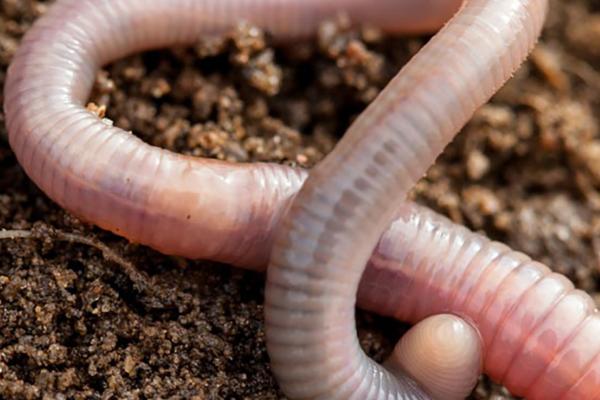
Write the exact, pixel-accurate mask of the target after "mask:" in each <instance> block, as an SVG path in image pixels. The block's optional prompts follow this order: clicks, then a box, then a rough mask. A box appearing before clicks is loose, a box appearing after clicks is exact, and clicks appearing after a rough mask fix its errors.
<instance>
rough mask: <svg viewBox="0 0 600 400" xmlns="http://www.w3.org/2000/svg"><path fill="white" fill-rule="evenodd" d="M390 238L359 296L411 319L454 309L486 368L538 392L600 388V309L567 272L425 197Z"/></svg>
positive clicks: (579, 395)
mask: <svg viewBox="0 0 600 400" xmlns="http://www.w3.org/2000/svg"><path fill="white" fill-rule="evenodd" d="M396 217H397V218H396V219H395V220H394V222H393V223H392V225H391V227H390V229H388V230H387V231H386V233H385V234H384V236H383V237H382V238H381V241H380V242H379V244H378V246H377V249H376V251H375V254H374V256H373V257H372V258H371V260H370V262H369V267H368V268H367V270H366V272H365V276H364V277H363V280H362V282H361V286H360V288H359V303H360V304H361V305H362V306H363V307H365V308H367V309H371V310H376V311H377V312H378V313H382V314H384V315H388V316H394V317H396V318H399V319H402V320H406V321H413V322H416V321H419V320H421V319H423V318H426V317H428V316H430V315H434V314H438V313H447V312H450V313H454V314H457V315H459V316H461V317H463V318H465V319H466V320H467V321H471V322H472V323H473V325H474V326H475V327H477V328H478V330H479V333H480V334H481V337H482V339H483V344H484V354H485V364H484V371H485V372H486V373H488V374H489V375H490V377H491V378H492V379H494V380H495V381H497V382H501V383H503V384H505V385H506V386H507V387H508V388H509V389H510V391H511V392H512V393H513V394H515V395H518V396H525V397H526V398H527V399H530V400H552V399H572V400H575V399H580V400H582V399H586V400H588V399H590V400H591V399H599V398H600V316H599V315H598V311H597V310H596V307H595V305H594V302H593V300H592V299H591V298H590V297H589V296H588V295H587V294H586V293H584V292H582V291H580V290H575V289H574V288H573V284H572V283H571V282H569V281H568V280H567V279H566V278H565V277H563V276H562V275H559V274H556V273H552V272H550V270H549V269H548V268H547V267H545V266H543V265H542V264H540V263H537V262H535V261H532V260H531V259H530V258H529V257H527V256H525V255H524V254H522V253H518V252H515V251H512V250H510V249H509V248H508V247H506V246H505V245H503V244H501V243H497V242H492V241H490V240H489V239H486V238H484V237H483V236H480V235H477V234H474V233H472V232H469V231H468V230H467V229H465V228H461V227H458V226H456V225H454V224H452V223H451V222H450V221H448V220H447V219H446V218H443V217H440V216H438V215H436V214H434V213H433V212H431V211H429V210H427V209H425V208H423V207H419V206H415V205H410V204H406V205H403V206H402V207H401V208H400V210H399V211H398V213H397V215H396Z"/></svg>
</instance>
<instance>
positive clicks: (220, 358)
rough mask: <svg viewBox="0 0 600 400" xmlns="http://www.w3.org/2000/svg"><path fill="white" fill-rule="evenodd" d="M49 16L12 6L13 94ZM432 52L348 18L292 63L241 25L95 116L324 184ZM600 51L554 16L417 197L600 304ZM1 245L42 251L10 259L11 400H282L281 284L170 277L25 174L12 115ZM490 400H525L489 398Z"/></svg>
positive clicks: (490, 390) (5, 328)
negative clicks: (303, 171)
mask: <svg viewBox="0 0 600 400" xmlns="http://www.w3.org/2000/svg"><path fill="white" fill-rule="evenodd" d="M50 3H51V2H50V1H36V0H0V85H3V82H4V79H5V73H6V68H7V66H8V64H9V63H10V60H11V56H12V55H13V54H14V52H15V50H16V48H17V46H18V44H19V40H20V38H21V36H22V35H23V33H24V32H25V31H26V30H27V29H28V28H29V26H30V25H31V23H32V22H33V21H34V20H35V19H36V18H38V17H39V16H40V15H42V14H43V13H44V12H45V11H46V10H47V8H48V5H49V4H50ZM426 40H427V38H426V37H419V38H391V37H388V36H386V35H385V34H383V33H382V32H380V31H378V30H377V29H376V28H373V27H366V26H365V27H360V28H351V27H350V26H349V24H348V21H347V20H346V19H345V18H344V17H343V16H340V17H339V18H336V19H333V20H330V21H324V22H323V24H322V25H321V28H320V30H319V32H318V35H317V36H316V37H315V39H313V40H310V41H307V42H302V43H285V44H283V45H279V46H274V45H273V42H272V41H271V40H270V38H269V37H268V35H265V34H264V33H263V32H262V31H260V30H259V29H257V28H255V27H252V26H247V25H240V26H239V27H237V28H236V29H234V30H232V31H231V32H230V33H228V34H227V35H225V36H222V37H213V38H206V39H204V40H203V41H201V42H199V43H197V44H196V45H195V46H194V47H193V48H186V49H169V50H164V51H156V52H148V53H144V54H141V55H136V56H133V57H130V58H127V59H125V60H120V61H118V62H116V63H115V64H113V65H111V66H108V67H106V68H105V69H104V70H102V71H101V72H100V73H99V74H98V78H97V82H96V86H95V88H94V93H93V95H92V98H91V99H90V105H89V106H88V107H89V109H90V110H92V111H94V112H96V113H98V114H99V115H100V116H102V117H103V118H108V119H110V120H111V121H113V122H114V124H115V125H117V126H119V127H122V128H124V129H126V130H131V131H133V132H134V133H135V134H136V135H139V136H140V137H141V138H143V139H144V140H145V141H147V142H149V143H152V144H154V145H157V146H161V147H164V148H167V149H170V150H173V151H177V152H182V153H186V154H191V155H194V156H198V157H213V158H218V159H223V160H228V161H231V162H252V161H273V162H278V163H285V164H289V165H299V166H303V167H307V168H308V167H311V166H312V165H314V164H315V163H317V162H318V161H319V160H320V159H321V158H322V157H323V156H324V154H326V153H327V152H328V151H330V150H331V149H332V147H333V146H334V144H335V142H336V140H337V139H338V138H339V137H340V136H341V135H342V134H343V132H344V130H345V128H346V127H347V126H348V124H349V123H350V122H351V121H352V119H353V118H355V117H356V115H357V114H358V113H359V112H360V111H361V110H362V109H364V108H365V106H366V105H367V104H369V102H371V101H372V100H373V98H374V97H375V96H376V95H377V93H378V92H379V91H380V90H381V88H382V87H383V86H385V84H386V82H387V81H388V80H389V79H390V78H391V77H392V76H393V75H394V74H395V72H396V71H397V70H398V69H399V68H400V67H401V66H402V65H403V64H404V63H405V62H406V61H407V60H408V59H409V58H410V57H411V55H413V54H414V53H415V52H416V51H418V49H419V48H420V46H422V45H423V43H425V42H426ZM599 43H600V6H598V3H597V2H593V1H592V0H589V1H585V0H571V1H567V0H562V1H561V0H553V1H551V13H550V16H549V18H548V22H547V26H546V29H545V31H544V35H543V39H542V41H541V43H540V45H539V46H538V47H537V49H536V50H535V52H534V53H533V55H532V57H531V58H530V60H529V61H528V62H527V63H526V65H525V66H524V67H523V68H521V69H520V70H519V72H518V73H517V74H516V75H515V76H514V78H513V79H512V80H511V81H510V82H509V83H508V84H507V85H506V86H505V87H504V88H503V89H502V90H501V91H500V92H499V93H498V94H497V95H496V96H495V97H494V98H493V100H492V101H491V102H490V103H489V104H488V105H486V106H484V107H482V108H481V109H480V110H479V111H478V112H477V113H476V115H475V117H474V118H473V119H472V121H471V122H470V123H469V124H468V125H467V126H466V127H465V129H464V130H463V132H462V133H460V135H459V136H458V137H457V138H456V140H455V141H454V143H452V145H450V146H449V148H448V149H447V150H446V151H445V152H444V154H443V155H442V157H441V158H440V159H439V160H438V162H437V163H436V164H435V166H433V167H432V168H431V170H430V171H429V173H428V175H427V177H426V178H424V179H423V180H422V181H421V182H419V184H418V185H417V186H416V188H415V189H414V190H413V192H412V193H411V197H412V198H413V199H415V200H416V201H418V202H420V203H422V204H426V205H428V206H430V207H432V208H433V209H435V210H437V211H439V212H441V213H443V214H445V215H448V216H449V217H450V218H451V219H452V220H454V221H455V222H457V223H460V224H464V225H467V226H468V227H470V228H471V229H473V230H476V231H480V232H483V233H485V234H487V235H488V236H490V237H492V238H494V239H497V240H500V241H503V242H505V243H507V244H509V245H510V246H512V247H513V248H515V249H519V250H522V251H524V252H526V253H528V254H529V255H531V256H532V257H534V258H536V259H538V260H540V261H542V262H545V263H547V264H549V265H550V266H552V268H554V269H555V270H556V271H558V272H561V273H563V274H566V275H567V276H568V277H569V278H571V279H572V280H573V281H574V282H575V284H576V285H577V286H578V287H579V288H581V289H583V290H586V291H587V292H588V293H590V294H591V295H592V296H593V297H594V298H595V299H600V293H599V285H598V283H599V279H598V278H599V272H600V271H599V268H600V191H599V189H600V135H599V131H598V127H599V123H600V44H599ZM1 100H2V95H1V94H0V103H1ZM240 201H243V199H241V200H240ZM0 228H5V229H10V230H19V231H21V232H22V233H23V235H22V236H27V237H20V238H1V239H0V332H1V333H0V398H2V399H42V398H43V399H54V398H57V399H66V398H69V399H70V398H72V399H94V398H106V399H108V398H175V399H176V398H192V399H278V398H283V395H282V394H281V392H280V391H279V390H278V388H277V385H276V383H275V380H274V379H273V377H272V375H271V373H270V370H269V364H268V357H267V353H266V350H265V342H264V331H263V321H262V318H263V306H262V298H263V289H264V276H263V275H261V274H258V273H252V272H247V271H241V270H238V269H235V268H233V267H230V266H227V265H217V264H214V263H210V262H199V261H190V260H185V259H181V258H174V257H167V256H164V255H161V254H159V253H157V252H155V251H153V250H151V249H148V248H146V247H144V246H141V245H136V244H133V243H129V242H127V241H126V240H124V239H122V238H120V237H117V236H115V235H112V234H110V233H107V232H104V231H102V230H100V229H98V228H95V227H93V226H90V225H86V224H84V223H82V222H80V221H79V220H77V219H76V218H75V217H73V216H71V215H70V214H69V213H67V212H65V211H64V210H62V209H61V208H59V207H58V206H56V205H55V204H54V203H53V202H52V201H50V200H49V199H48V198H47V197H46V196H45V195H44V194H43V193H41V192H40V191H39V190H38V189H37V188H36V186H35V185H34V184H33V183H32V182H31V181H30V180H29V179H28V178H27V177H26V175H25V174H24V173H23V170H22V169H21V168H20V167H19V165H18V163H17V162H16V160H15V158H14V155H13V154H12V152H11V150H10V147H9V145H8V142H7V138H6V127H5V125H4V115H3V112H2V109H1V108H0ZM156 229H160V227H156ZM358 325H359V336H360V340H361V343H362V345H363V347H364V348H365V350H366V351H367V352H368V353H369V354H370V355H371V356H373V357H374V358H375V359H377V360H382V359H383V358H385V356H386V354H388V353H389V352H390V350H391V349H392V347H393V343H395V341H396V340H397V338H398V337H399V336H400V335H401V334H402V332H403V331H404V329H405V328H406V327H405V326H404V325H402V324H401V323H398V322H396V321H392V320H389V319H384V318H380V317H377V316H375V315H373V314H368V313H364V312H359V323H358ZM472 398H474V399H496V400H499V399H510V398H511V396H510V394H509V393H508V392H507V391H506V390H505V389H503V388H502V387H499V386H497V385H494V384H491V383H490V382H489V381H488V380H487V379H485V378H482V379H481V381H480V383H479V385H478V387H477V388H476V390H475V391H474V393H473V395H472Z"/></svg>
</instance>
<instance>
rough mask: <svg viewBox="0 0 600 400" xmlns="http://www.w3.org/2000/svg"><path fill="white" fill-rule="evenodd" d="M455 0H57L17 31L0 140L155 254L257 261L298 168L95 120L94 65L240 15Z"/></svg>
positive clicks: (446, 8)
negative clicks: (213, 155) (181, 150)
mask: <svg viewBox="0 0 600 400" xmlns="http://www.w3.org/2000/svg"><path fill="white" fill-rule="evenodd" d="M457 5H458V1H457V0H452V1H448V0H427V1H426V2H422V1H416V0H409V1H401V2H396V1H395V0H382V1H380V2H378V6H377V7H372V6H371V5H370V4H369V2H365V1H362V0H336V1H325V2H324V1H321V0H261V1H258V2H257V1H253V0H218V1H215V0H155V1H152V2H151V3H148V1H146V0H101V1H91V0H84V1H82V0H59V1H57V2H56V4H54V5H53V6H52V7H51V8H50V9H49V11H48V13H47V15H45V16H44V17H43V18H42V19H41V20H40V21H38V22H37V23H36V24H35V25H34V26H33V27H32V29H31V30H30V31H29V32H28V33H27V34H26V35H25V37H24V39H23V41H22V44H21V47H20V49H19V51H18V52H17V54H16V55H15V57H14V59H13V61H12V63H11V65H10V67H9V71H8V77H7V82H6V87H5V93H6V96H5V103H4V108H5V110H6V115H7V127H8V131H9V140H10V144H11V147H12V148H13V150H14V152H15V154H16V156H17V158H18V160H19V162H20V164H21V165H22V166H23V168H24V169H25V171H26V172H27V174H28V175H29V177H31V179H32V180H33V181H34V182H36V183H37V184H38V186H39V187H40V188H41V189H42V190H43V191H44V192H45V193H46V194H47V195H48V196H49V197H51V198H52V199H53V200H54V201H56V202H57V203H58V204H60V205H61V206H62V207H64V208H66V209H68V210H69V211H71V212H72V213H74V214H75V215H77V216H79V217H80V218H82V219H84V220H87V221H91V222H93V223H95V224H97V225H99V226H101V227H103V228H105V229H108V230H111V231H113V232H115V233H117V234H120V235H123V236H126V237H127V238H129V239H130V240H132V241H135V242H139V243H143V244H146V245H149V246H151V247H153V248H155V249H157V250H159V251H161V252H164V253H168V254H173V255H180V256H185V257H190V258H204V259H211V260H215V261H222V262H227V263H231V264H234V265H240V266H246V267H259V266H260V267H262V268H264V266H265V265H266V264H267V261H268V257H269V249H270V247H266V248H265V247H264V246H255V243H263V242H270V240H271V239H270V235H271V233H272V231H273V226H274V225H273V224H274V221H275V220H276V218H277V217H278V215H277V212H275V213H274V212H273V210H279V208H278V207H276V205H277V204H278V203H280V202H281V201H283V200H285V199H289V198H290V197H291V196H292V195H293V193H295V190H296V189H297V188H298V187H299V185H300V180H301V177H302V176H303V173H302V172H299V171H298V170H294V169H291V168H283V167H280V166H278V165H271V164H252V165H251V166H250V165H241V164H238V165H231V164H229V163H224V162H219V161H215V160H203V159H198V158H192V157H185V156H182V155H178V154H174V153H171V152H168V151H165V150H161V149H159V148H156V147H153V146H150V145H148V144H145V143H143V142H142V141H141V140H139V139H138V138H137V137H135V136H133V135H131V134H130V133H127V132H125V131H123V130H122V129H119V128H116V127H111V126H107V125H106V124H104V123H102V122H101V121H100V120H99V119H98V118H97V117H96V116H94V115H92V114H91V113H89V112H87V111H86V110H85V109H84V107H83V105H84V104H85V102H86V100H87V97H88V95H89V92H90V89H91V88H92V85H93V83H94V78H95V74H96V71H97V70H98V69H99V67H100V66H102V65H104V64H106V63H108V62H110V61H112V60H115V59H118V58H120V57H123V56H125V55H127V54H131V53H134V52H138V51H142V50H147V49H151V48H160V47H166V46H173V45H178V44H192V43H194V42H196V41H197V40H198V39H199V38H200V37H201V36H202V35H205V34H213V33H219V32H221V33H222V32H224V31H226V30H227V29H230V28H232V27H233V26H234V25H235V24H237V23H239V21H242V20H247V21H249V22H252V23H254V24H257V25H258V26H261V27H264V28H265V29H267V30H268V31H269V32H271V33H272V34H273V35H274V36H275V37H276V38H280V39H287V38H297V37H302V36H307V35H309V34H311V33H313V32H314V31H315V30H316V28H317V25H318V23H319V22H320V21H322V20H323V18H326V17H327V16H331V15H334V14H335V13H336V12H339V10H347V11H348V12H349V13H350V15H352V16H354V17H355V18H356V19H357V20H358V21H365V22H371V23H373V24H383V26H387V27H388V28H389V29H392V28H396V27H399V28H396V30H399V29H400V28H402V29H403V30H406V31H409V32H410V31H414V32H418V31H422V30H431V29H433V28H435V27H437V26H439V25H440V24H442V23H443V21H445V20H446V19H447V18H448V16H449V15H451V12H452V11H453V10H454V9H456V7H457ZM422 6H424V7H422ZM240 198H243V199H244V201H243V202H241V201H240ZM173 199H176V200H177V201H173ZM157 226H160V230H158V229H154V228H155V227H157ZM203 238H208V239H209V240H205V239H203Z"/></svg>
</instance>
